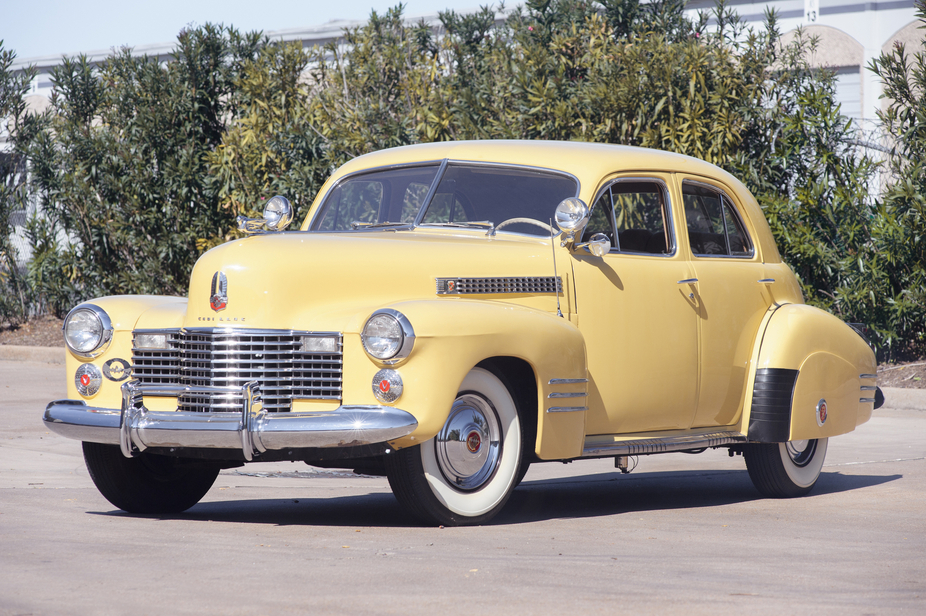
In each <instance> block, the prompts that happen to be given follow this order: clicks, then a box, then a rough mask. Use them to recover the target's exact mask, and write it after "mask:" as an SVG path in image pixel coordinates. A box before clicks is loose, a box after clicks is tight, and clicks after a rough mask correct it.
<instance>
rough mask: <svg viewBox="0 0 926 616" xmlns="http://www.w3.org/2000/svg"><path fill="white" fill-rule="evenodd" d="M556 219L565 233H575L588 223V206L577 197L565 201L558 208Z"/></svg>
mask: <svg viewBox="0 0 926 616" xmlns="http://www.w3.org/2000/svg"><path fill="white" fill-rule="evenodd" d="M554 219H555V220H556V226H557V227H559V228H560V229H562V230H563V231H575V230H576V229H579V228H580V227H584V226H585V224H586V223H587V222H588V206H587V205H585V202H584V201H582V200H581V199H579V198H577V197H570V198H568V199H563V200H562V201H560V202H559V205H557V206H556V213H555V214H554Z"/></svg>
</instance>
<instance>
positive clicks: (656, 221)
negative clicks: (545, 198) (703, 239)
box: [583, 179, 674, 255]
mask: <svg viewBox="0 0 926 616" xmlns="http://www.w3.org/2000/svg"><path fill="white" fill-rule="evenodd" d="M612 225H613V230H612ZM670 229H671V225H670V224H669V216H668V198H667V194H666V188H665V186H664V185H663V184H662V183H661V182H657V181H652V180H637V179H632V180H618V181H616V182H614V183H612V184H611V185H610V186H608V187H607V188H606V189H605V190H604V192H603V193H601V195H600V196H599V197H598V199H597V201H596V202H595V205H594V207H593V208H592V216H591V219H590V220H589V224H588V227H587V228H586V232H585V234H584V237H583V239H585V240H586V241H587V240H588V238H590V237H591V236H592V235H593V234H595V233H604V234H605V235H607V236H608V237H609V238H611V245H612V246H614V247H615V248H617V249H618V250H619V251H621V252H632V253H645V254H657V255H667V254H671V253H672V252H673V251H674V243H673V242H672V234H671V231H670Z"/></svg>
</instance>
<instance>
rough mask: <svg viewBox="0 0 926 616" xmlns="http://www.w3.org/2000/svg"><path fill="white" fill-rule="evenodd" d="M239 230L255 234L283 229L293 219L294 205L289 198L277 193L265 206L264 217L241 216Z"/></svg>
mask: <svg viewBox="0 0 926 616" xmlns="http://www.w3.org/2000/svg"><path fill="white" fill-rule="evenodd" d="M237 221H238V230H239V231H243V232H244V233H247V234H248V235H253V234H255V233H264V232H265V231H282V230H283V229H285V228H286V227H288V226H289V223H291V222H292V221H293V206H292V205H290V203H289V199H287V198H286V197H281V196H280V195H277V196H276V197H273V198H272V199H270V200H269V201H267V205H265V206H264V215H263V218H246V217H244V216H239V217H238V218H237Z"/></svg>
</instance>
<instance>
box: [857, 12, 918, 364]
mask: <svg viewBox="0 0 926 616" xmlns="http://www.w3.org/2000/svg"><path fill="white" fill-rule="evenodd" d="M916 6H917V16H918V17H919V19H920V21H921V22H922V25H921V26H920V28H921V29H926V2H924V1H923V0H918V2H917V4H916ZM869 68H870V70H872V71H873V72H874V73H875V74H877V75H878V76H879V77H880V78H881V80H882V82H883V83H884V97H885V98H886V99H887V100H888V105H887V108H886V109H885V110H884V111H881V112H879V113H878V119H879V120H880V121H881V123H882V125H883V127H884V129H885V131H886V132H887V134H888V135H889V136H890V137H891V138H892V140H893V144H894V145H893V148H892V150H891V152H890V155H889V157H888V160H887V168H888V171H889V173H890V179H889V181H888V184H887V187H886V190H885V191H884V193H883V195H882V197H881V200H880V203H879V204H878V209H877V211H876V212H875V216H874V219H873V229H872V235H873V238H874V246H873V248H872V251H871V263H870V265H869V269H870V272H871V274H870V275H869V277H868V279H866V280H863V281H862V283H861V284H860V285H859V288H858V292H857V295H862V294H864V293H865V292H870V293H872V294H876V296H877V297H878V299H879V302H880V303H881V304H882V306H883V308H884V312H885V313H886V314H884V315H883V317H882V322H881V323H879V325H880V326H881V327H882V328H883V329H884V335H885V337H886V340H887V341H888V342H889V343H890V344H891V345H892V346H893V347H894V348H895V349H896V352H897V354H898V355H899V356H903V355H910V356H914V357H920V356H922V355H923V354H924V353H926V328H924V323H926V49H922V48H921V49H920V50H919V51H916V52H915V53H913V52H912V50H907V49H905V48H904V46H903V45H901V44H898V45H896V46H895V47H894V49H892V50H891V51H890V52H889V53H883V54H881V56H880V57H879V58H877V59H875V60H874V61H873V62H872V63H871V66H870V67H869ZM876 283H877V284H876Z"/></svg>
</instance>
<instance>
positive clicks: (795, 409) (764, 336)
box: [743, 304, 877, 443]
mask: <svg viewBox="0 0 926 616" xmlns="http://www.w3.org/2000/svg"><path fill="white" fill-rule="evenodd" d="M753 365H754V366H755V367H756V369H755V371H754V372H753V374H752V375H751V376H750V386H751V387H750V395H749V396H747V400H746V412H745V413H744V416H743V426H744V427H747V437H748V438H749V439H750V440H753V441H759V442H771V443H773V442H783V441H788V440H798V439H817V438H827V437H830V436H836V435H839V434H844V433H846V432H851V431H852V430H854V429H855V427H856V426H858V425H861V424H863V423H865V422H866V421H868V420H869V419H870V418H871V412H872V410H873V407H874V403H873V402H872V401H871V400H872V399H873V398H874V391H873V390H869V389H863V387H866V388H872V387H874V386H875V381H876V377H875V374H876V372H877V363H876V361H875V354H874V352H873V351H872V350H871V348H870V347H869V346H868V345H867V344H866V343H865V341H864V340H862V338H861V336H859V335H858V334H857V333H856V332H855V331H854V330H853V329H852V328H850V327H849V326H848V325H846V324H845V323H843V322H842V321H841V320H839V319H838V318H836V317H834V316H833V315H831V314H829V313H828V312H824V311H823V310H820V309H818V308H814V307H813V306H807V305H805V304H785V305H781V306H774V307H772V308H771V309H770V311H769V314H768V315H767V316H766V319H765V322H764V324H763V327H762V328H760V333H759V338H758V340H757V352H755V353H754V357H753Z"/></svg>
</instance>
